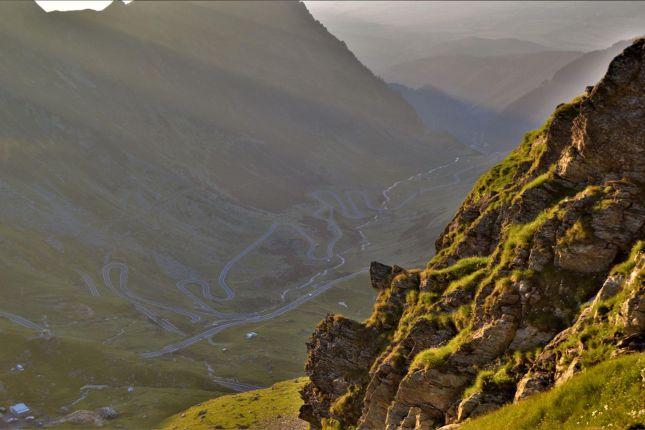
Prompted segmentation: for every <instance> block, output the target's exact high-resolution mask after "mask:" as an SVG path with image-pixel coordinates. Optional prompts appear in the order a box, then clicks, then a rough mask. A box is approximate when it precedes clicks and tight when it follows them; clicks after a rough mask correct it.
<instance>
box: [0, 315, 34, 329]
mask: <svg viewBox="0 0 645 430" xmlns="http://www.w3.org/2000/svg"><path fill="white" fill-rule="evenodd" d="M0 317H4V318H7V319H8V320H9V321H11V322H13V323H16V324H18V325H21V326H23V327H25V328H29V329H32V330H36V331H44V330H45V327H43V326H41V325H40V324H36V323H35V322H33V321H29V320H28V319H27V318H23V317H21V316H20V315H16V314H12V313H9V312H4V311H0Z"/></svg>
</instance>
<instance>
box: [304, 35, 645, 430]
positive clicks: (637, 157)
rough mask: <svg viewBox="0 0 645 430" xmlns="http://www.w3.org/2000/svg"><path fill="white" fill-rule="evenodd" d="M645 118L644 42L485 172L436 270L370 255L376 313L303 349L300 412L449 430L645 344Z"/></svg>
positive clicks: (336, 325)
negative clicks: (385, 261)
mask: <svg viewBox="0 0 645 430" xmlns="http://www.w3.org/2000/svg"><path fill="white" fill-rule="evenodd" d="M644 124H645V40H644V39H640V40H637V41H635V42H634V43H633V44H632V45H631V46H629V47H628V48H627V49H625V51H624V52H623V53H622V54H621V55H619V56H618V57H616V58H615V59H614V60H613V61H612V63H611V64H610V66H609V69H608V71H607V74H606V75H605V77H604V78H603V79H602V80H601V81H600V82H599V83H598V84H596V85H595V86H593V87H592V88H590V89H589V90H588V92H587V94H585V95H583V96H581V97H579V98H578V99H576V100H574V101H572V102H571V103H568V104H563V105H560V106H558V107H557V109H556V111H555V112H554V113H553V115H552V117H551V118H550V119H549V120H548V121H547V123H546V124H545V125H544V127H543V128H542V129H540V130H537V131H534V132H531V133H528V134H527V135H526V136H525V138H524V140H523V142H522V143H521V144H520V146H519V147H518V148H517V149H515V150H514V151H513V152H512V153H511V154H510V155H509V156H508V157H507V158H506V159H505V160H504V161H502V162H501V163H500V164H499V165H497V166H495V167H494V168H493V169H491V170H490V171H489V172H487V173H486V174H485V175H483V176H482V177H481V178H480V179H479V180H478V182H477V183H476V184H475V186H474V188H473V190H472V192H471V193H470V194H469V196H468V197H467V198H466V200H465V201H464V203H463V205H462V207H461V208H460V209H459V211H458V212H457V214H456V216H455V218H454V219H453V220H452V221H451V222H450V224H449V225H448V226H447V227H446V229H445V231H444V232H443V234H442V235H441V236H440V237H439V239H438V240H437V242H436V251H437V252H436V255H435V257H434V258H433V259H432V260H431V261H430V263H428V266H427V268H425V269H424V270H405V269H402V268H400V267H397V266H394V267H389V266H386V265H383V264H380V263H372V266H371V270H370V274H371V277H372V285H373V287H374V288H376V289H377V290H378V291H379V295H378V299H377V303H376V305H375V307H374V311H373V314H372V316H371V317H370V318H369V319H368V320H367V321H365V322H363V323H358V322H353V321H349V320H346V319H345V318H343V317H339V316H329V317H328V318H327V319H326V320H325V321H323V322H322V323H321V324H320V325H319V326H318V327H317V329H316V332H315V333H314V334H313V336H312V339H311V341H310V343H309V344H308V349H309V358H308V361H307V367H306V370H307V375H308V376H309V377H310V381H311V382H310V384H309V385H308V386H307V387H306V388H305V389H304V390H303V393H302V395H303V399H304V402H305V404H304V406H303V408H302V410H301V417H302V418H304V419H305V420H307V421H309V422H310V423H311V425H312V428H330V429H331V428H333V429H338V428H341V429H342V428H350V427H356V428H358V429H362V430H376V429H387V430H404V429H410V430H412V429H415V430H421V429H435V428H440V427H442V426H447V427H444V428H449V427H450V425H452V424H455V423H459V422H462V421H464V420H466V419H468V418H472V417H475V416H477V415H480V414H483V413H485V412H488V411H491V410H493V409H496V408H498V407H499V406H501V405H503V404H505V403H508V402H511V401H519V400H521V399H522V398H524V397H526V396H529V395H531V394H533V393H536V392H540V391H544V390H547V389H549V388H551V387H552V386H554V385H555V384H559V383H561V382H562V381H565V380H566V379H568V378H570V377H571V376H572V375H573V374H575V373H576V372H579V371H580V370H582V369H584V368H586V367H589V366H592V365H594V364H596V363H598V362H600V361H602V360H605V359H608V358H610V357H612V356H615V355H619V354H626V353H630V352H633V351H639V350H642V347H643V344H645V335H644V333H645V330H644V329H645V299H644V292H645V285H644V282H643V277H644V276H645V275H644V273H643V270H644V266H645V242H644V240H645V127H644ZM537 348H540V353H539V354H536V353H535V350H536V349H537Z"/></svg>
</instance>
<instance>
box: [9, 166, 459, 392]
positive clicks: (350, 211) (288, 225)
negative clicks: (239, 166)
mask: <svg viewBox="0 0 645 430" xmlns="http://www.w3.org/2000/svg"><path fill="white" fill-rule="evenodd" d="M459 161H460V159H459V158H456V159H455V160H454V161H452V162H450V163H446V164H444V165H441V166H438V167H435V168H433V169H430V170H428V171H426V172H422V173H419V174H417V175H413V176H410V177H408V178H407V179H404V180H400V181H397V182H395V183H393V184H392V185H390V186H389V187H387V188H385V189H383V190H382V192H381V195H382V197H383V201H382V202H381V203H380V204H374V203H373V202H372V201H371V200H370V197H369V195H368V193H367V192H365V191H362V190H347V191H344V192H343V194H342V196H341V195H339V194H338V193H336V192H335V191H331V190H319V191H315V192H313V193H311V194H310V196H311V197H312V198H313V199H314V200H316V201H317V202H318V203H319V207H318V208H317V209H316V210H315V211H314V213H313V217H314V218H316V219H319V220H321V221H323V222H324V223H325V224H326V226H327V227H326V229H327V232H328V233H329V234H330V236H329V238H328V239H327V241H326V244H325V246H324V252H323V253H322V255H320V249H321V248H323V245H322V244H321V243H320V242H319V241H317V240H316V239H315V238H314V237H313V234H312V233H311V232H310V231H309V230H308V229H306V228H305V227H303V226H301V225H299V224H296V223H293V222H276V223H273V224H271V225H270V226H269V228H268V229H267V230H266V231H265V232H264V233H263V234H262V235H261V236H260V237H258V238H257V239H256V240H255V241H253V242H252V243H251V244H249V245H248V246H246V247H245V248H244V249H242V250H241V251H240V252H239V253H238V254H237V255H235V256H234V257H233V258H231V259H230V260H229V261H228V262H226V263H225V264H224V266H223V268H222V270H221V271H220V273H219V275H218V278H217V286H218V287H219V289H220V290H221V292H222V293H223V296H217V295H215V294H214V293H213V291H212V286H211V284H210V283H209V282H208V281H206V280H202V279H195V278H189V279H183V280H180V281H178V282H177V283H176V288H177V289H178V290H179V291H180V292H181V293H182V294H183V295H184V296H185V297H186V298H188V299H189V300H190V301H191V302H193V303H194V304H195V305H196V307H197V308H198V309H199V311H189V310H187V309H184V308H182V307H178V306H170V305H166V304H163V303H160V302H157V301H154V300H151V299H147V298H144V297H142V296H140V295H137V294H135V293H133V292H132V291H131V290H130V289H129V288H128V285H127V283H128V266H127V265H126V264H125V263H122V262H116V261H109V258H108V259H107V261H106V262H105V265H104V266H103V269H102V277H103V283H104V284H105V287H106V288H107V289H108V290H110V291H111V292H112V293H114V294H116V295H118V296H120V297H122V298H124V299H125V300H128V301H129V302H131V303H132V304H133V305H134V307H135V309H136V310H137V311H138V312H140V313H142V314H143V315H145V316H146V317H147V318H149V319H150V320H151V321H152V322H154V323H155V324H157V325H158V326H160V327H161V328H163V329H164V330H166V331H169V332H172V333H176V334H179V335H182V336H184V334H183V333H182V332H181V330H180V329H178V328H177V327H176V326H175V325H174V324H172V323H171V322H170V321H168V320H167V319H165V318H162V317H160V316H159V315H157V314H156V313H155V312H153V311H152V310H151V309H150V307H152V308H158V309H161V310H164V311H168V312H172V313H175V314H178V315H182V316H185V317H188V318H189V319H190V321H191V322H192V323H197V322H200V321H203V319H204V317H205V316H210V317H215V318H218V319H217V320H214V321H213V322H212V323H211V326H210V327H209V328H207V329H205V330H203V331H201V332H200V333H197V334H195V335H192V336H188V337H185V338H184V339H182V340H180V341H178V342H175V343H172V344H169V345H166V346H164V347H163V348H161V349H159V350H156V351H149V352H144V353H142V354H141V357H143V358H157V357H161V356H163V355H166V354H171V353H174V352H177V351H180V350H182V349H184V348H187V347H189V346H191V345H194V344H195V343H198V342H201V341H203V340H205V339H209V338H211V337H213V336H214V335H216V334H218V333H221V332H222V331H224V330H227V329H230V328H232V327H237V326H241V325H245V324H252V323H258V322H262V321H267V320H270V319H273V318H276V317H278V316H280V315H283V314H285V313H287V312H289V311H291V310H293V309H295V308H297V307H299V306H301V305H302V304H304V303H306V302H308V301H310V300H312V299H314V298H315V297H317V296H319V295H320V294H322V293H324V292H325V291H327V290H328V289H329V288H331V287H332V286H334V285H335V284H336V283H338V282H342V281H344V280H347V279H350V278H352V277H355V276H358V275H359V274H361V273H365V272H366V271H367V268H363V269H361V270H359V271H355V272H353V273H351V274H349V275H342V276H338V277H336V278H333V279H325V278H328V277H329V275H331V274H333V273H335V272H336V271H337V270H338V269H340V268H341V267H343V266H344V265H345V262H346V260H345V257H344V254H345V253H346V252H348V251H349V250H346V251H344V252H338V253H336V252H335V249H336V246H337V244H338V242H339V241H340V240H341V239H342V238H343V237H344V234H343V230H342V228H341V227H340V226H339V224H338V222H337V221H336V217H335V215H336V213H338V214H340V216H342V217H343V218H346V219H349V220H355V221H356V220H359V221H360V220H364V219H367V220H366V221H365V222H364V223H363V224H361V225H359V226H357V227H354V230H355V231H357V232H358V234H359V235H360V237H361V243H360V248H361V250H364V249H365V248H366V246H368V245H369V241H368V240H367V237H366V235H365V234H364V232H363V229H364V228H365V227H367V226H368V225H370V224H372V223H374V222H375V221H377V220H378V219H379V217H380V216H381V215H382V214H383V213H385V212H389V211H395V210H398V209H401V208H403V207H404V206H406V205H407V204H408V203H409V202H411V201H412V200H414V199H415V198H416V197H417V196H418V195H419V194H420V193H422V192H425V191H426V190H415V191H414V192H412V193H411V194H410V195H408V196H407V197H406V198H404V199H403V200H401V201H400V203H399V204H397V205H396V206H391V204H390V203H391V200H392V198H391V194H392V193H393V191H394V190H395V189H396V188H398V187H400V186H401V185H402V184H404V183H406V182H412V181H415V180H417V179H421V178H424V177H427V176H429V175H431V174H432V173H434V172H437V171H438V170H441V169H445V168H448V167H451V166H454V165H456V164H457V163H459ZM460 180H461V179H460V177H459V175H458V172H456V173H455V174H454V183H455V184H456V183H459V182H460ZM445 185H446V184H443V185H441V186H445ZM430 188H435V187H430ZM358 202H360V203H362V205H363V207H364V208H365V209H366V210H367V211H369V212H372V213H373V215H371V216H370V215H368V214H366V213H365V212H364V211H363V209H361V206H360V204H358ZM279 229H289V230H292V231H293V232H295V233H296V234H297V235H299V236H300V237H302V238H303V239H304V241H305V242H306V243H307V244H308V247H307V250H306V251H305V256H306V258H307V259H309V260H310V261H315V262H321V261H326V262H329V263H331V262H332V261H333V260H337V261H336V262H335V263H334V264H333V265H331V266H329V267H327V268H325V269H323V270H321V271H319V272H318V273H316V274H314V275H313V276H311V277H310V278H309V279H308V280H307V281H306V282H304V283H302V284H299V285H297V286H295V287H292V288H289V289H287V290H284V291H283V292H282V293H281V299H282V301H283V303H284V304H282V305H280V306H277V307H274V308H269V309H265V310H263V311H259V312H252V313H235V312H221V311H219V310H217V309H216V308H215V307H214V306H213V305H214V304H217V303H223V302H227V301H231V300H233V299H234V298H235V292H234V290H233V289H232V288H231V287H230V285H228V283H227V279H228V276H229V274H230V272H231V270H232V269H233V268H234V267H235V266H236V264H237V263H239V262H240V261H241V260H242V259H243V258H244V257H246V256H247V255H248V254H250V253H252V252H253V251H255V250H256V249H258V248H259V247H260V246H261V245H262V244H263V243H264V242H265V241H267V240H268V239H269V238H271V236H273V235H274V234H275V232H276V231H278V230H279ZM113 271H118V272H119V283H118V286H115V285H114V284H113V281H112V279H111V273H112V272H113ZM77 273H78V274H79V275H80V276H81V278H82V279H83V281H84V282H85V283H86V285H87V286H88V288H89V290H90V293H91V294H92V295H93V296H98V295H99V294H100V293H99V291H98V288H96V285H95V284H94V281H93V280H92V278H91V276H90V275H88V274H86V273H84V272H80V271H77ZM191 286H196V287H198V291H199V293H200V294H197V293H196V292H195V291H193V290H191V288H190V287H191ZM303 290H304V291H303ZM295 291H303V292H302V293H301V294H300V295H298V296H297V297H295V298H293V299H290V300H289V299H288V296H289V295H290V293H291V292H295ZM0 316H3V314H2V313H0ZM222 382H224V380H222ZM227 383H231V381H228V382H227ZM222 385H223V384H222ZM242 385H244V384H242ZM240 387H241V385H240ZM240 387H238V388H240Z"/></svg>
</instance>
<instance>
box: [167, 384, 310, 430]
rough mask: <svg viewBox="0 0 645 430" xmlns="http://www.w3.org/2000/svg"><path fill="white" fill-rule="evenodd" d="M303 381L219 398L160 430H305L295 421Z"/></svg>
mask: <svg viewBox="0 0 645 430" xmlns="http://www.w3.org/2000/svg"><path fill="white" fill-rule="evenodd" d="M305 382H306V378H299V379H294V380H290V381H285V382H279V383H277V384H275V385H274V386H272V387H271V388H267V389H264V390H257V391H249V392H247V393H242V394H236V395H230V396H222V397H218V398H216V399H213V400H210V401H208V402H206V403H203V404H201V405H196V406H193V407H192V408H190V409H188V410H186V411H185V412H183V413H181V414H179V415H175V416H174V417H172V418H170V419H168V420H167V421H166V422H165V423H164V424H163V425H162V428H163V429H164V430H174V429H185V428H190V429H191V430H199V429H263V430H269V429H274V430H278V429H281V430H286V429H305V428H306V427H305V423H304V422H303V421H299V420H298V419H297V415H298V409H299V408H300V405H301V404H302V400H301V399H300V394H299V393H298V391H299V390H300V388H301V387H302V386H304V384H305Z"/></svg>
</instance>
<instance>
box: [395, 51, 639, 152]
mask: <svg viewBox="0 0 645 430" xmlns="http://www.w3.org/2000/svg"><path fill="white" fill-rule="evenodd" d="M629 43H630V42H629V41H622V42H618V43H616V44H614V45H612V46H611V47H609V48H607V49H603V50H597V51H591V52H588V53H584V54H580V53H573V52H572V53H567V52H538V53H532V54H521V55H510V56H491V57H486V58H478V57H474V56H455V57H431V58H429V59H425V60H419V61H417V62H412V63H407V64H404V65H400V66H397V67H396V68H393V72H392V73H393V74H392V79H393V82H398V81H397V79H398V80H403V81H406V82H408V83H409V84H410V85H412V86H414V85H417V86H419V88H416V89H415V88H413V87H410V86H406V85H401V84H398V83H392V84H391V87H392V88H393V89H395V90H396V91H398V92H399V93H400V94H401V95H402V96H403V97H404V98H405V99H406V100H407V101H408V102H409V103H410V104H411V105H412V106H414V107H415V109H416V110H417V112H418V113H419V115H420V116H421V118H422V119H423V120H424V121H425V122H426V124H427V125H428V126H429V127H431V128H433V129H435V130H443V131H445V132H447V133H450V134H452V135H453V136H455V137H457V138H458V139H459V140H460V141H461V142H462V143H464V144H467V145H470V146H472V147H474V148H478V149H479V150H481V151H484V152H495V151H502V152H504V151H507V150H508V149H509V148H512V147H513V146H514V145H516V144H517V142H519V140H520V138H521V137H522V135H523V134H524V133H525V132H526V131H527V130H531V129H534V128H537V127H538V126H539V125H540V124H541V123H542V122H544V120H545V119H546V118H547V116H548V115H549V113H550V112H551V111H552V110H553V108H554V107H555V106H556V105H558V104H560V103H564V102H568V101H570V100H571V99H573V98H574V97H576V96H578V95H580V94H582V93H584V91H585V87H586V86H587V85H593V84H594V83H595V82H597V81H598V80H599V79H600V78H601V77H602V76H603V74H604V73H605V71H606V68H607V64H609V61H610V60H611V59H612V58H613V57H615V56H616V55H618V53H619V52H620V51H622V50H623V49H624V48H625V47H626V46H628V45H629ZM567 60H568V61H567ZM422 70H425V73H424V72H423V71H422Z"/></svg>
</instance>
